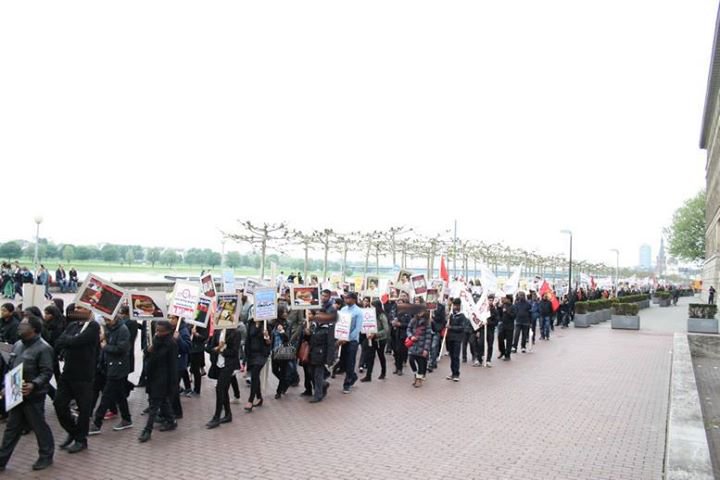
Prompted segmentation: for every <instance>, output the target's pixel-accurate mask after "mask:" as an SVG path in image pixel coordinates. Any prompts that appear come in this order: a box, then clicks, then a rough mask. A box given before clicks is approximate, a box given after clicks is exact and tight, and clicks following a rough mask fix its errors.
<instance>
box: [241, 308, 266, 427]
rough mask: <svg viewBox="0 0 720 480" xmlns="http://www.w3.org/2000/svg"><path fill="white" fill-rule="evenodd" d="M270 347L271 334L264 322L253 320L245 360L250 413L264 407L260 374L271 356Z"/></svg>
mask: <svg viewBox="0 0 720 480" xmlns="http://www.w3.org/2000/svg"><path fill="white" fill-rule="evenodd" d="M270 345H271V340H270V332H268V330H267V329H266V328H265V324H264V322H256V321H254V319H251V320H250V323H249V325H248V334H247V341H246V342H245V359H246V361H247V365H248V371H249V372H250V396H249V398H248V401H247V404H245V411H246V412H248V413H250V412H252V411H253V408H255V407H262V405H263V397H262V390H261V389H260V372H261V371H262V369H263V367H264V366H265V363H266V361H267V357H268V355H269V354H270Z"/></svg>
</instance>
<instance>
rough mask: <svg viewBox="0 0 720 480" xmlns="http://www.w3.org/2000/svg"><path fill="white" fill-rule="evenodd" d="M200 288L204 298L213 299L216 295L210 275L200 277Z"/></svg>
mask: <svg viewBox="0 0 720 480" xmlns="http://www.w3.org/2000/svg"><path fill="white" fill-rule="evenodd" d="M200 287H201V293H202V294H203V295H205V296H206V297H210V298H215V295H217V292H216V290H215V280H213V276H212V274H211V273H208V274H206V275H203V276H202V277H200Z"/></svg>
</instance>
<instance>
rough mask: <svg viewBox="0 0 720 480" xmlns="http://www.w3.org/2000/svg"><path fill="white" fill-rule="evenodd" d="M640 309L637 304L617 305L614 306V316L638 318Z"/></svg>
mask: <svg viewBox="0 0 720 480" xmlns="http://www.w3.org/2000/svg"><path fill="white" fill-rule="evenodd" d="M639 311H640V307H638V306H637V304H635V303H617V304H615V306H613V312H612V314H613V315H617V316H637V314H638V312H639Z"/></svg>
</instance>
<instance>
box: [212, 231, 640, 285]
mask: <svg viewBox="0 0 720 480" xmlns="http://www.w3.org/2000/svg"><path fill="white" fill-rule="evenodd" d="M239 227H240V228H239V230H238V231H236V232H224V233H223V234H224V235H225V238H227V239H229V240H232V241H235V242H238V243H246V244H249V245H251V246H252V247H253V248H254V249H256V250H257V251H259V255H260V266H259V268H260V275H261V276H263V277H264V274H265V270H266V268H265V265H266V264H267V258H268V254H269V252H270V251H274V252H278V253H283V252H285V250H286V249H287V248H290V247H293V248H300V249H302V250H303V252H304V259H305V260H304V264H303V269H304V272H305V276H307V272H308V269H309V268H310V266H311V265H310V262H309V256H310V252H318V253H320V254H321V255H322V257H323V265H322V272H323V273H322V276H323V278H327V276H328V271H329V267H330V264H329V262H328V256H329V255H330V254H331V253H337V254H339V255H340V257H341V258H342V260H341V263H340V265H341V268H340V269H339V270H340V271H342V272H344V271H345V270H346V267H347V258H348V254H361V255H362V257H363V258H364V269H363V274H364V275H367V274H368V271H369V268H370V262H371V261H373V263H374V267H375V271H376V273H379V271H380V260H381V259H385V258H388V259H389V258H391V259H392V264H393V266H398V267H400V268H407V266H408V262H409V261H412V260H416V259H422V260H424V261H425V262H426V266H427V276H428V278H432V276H433V272H434V271H435V269H436V262H437V259H438V257H439V256H440V255H446V257H447V258H448V259H450V260H449V261H450V262H451V265H449V268H452V269H454V270H455V271H457V273H458V274H459V275H464V276H465V277H466V278H468V277H470V273H471V272H476V271H478V266H479V264H480V263H481V262H482V263H484V264H485V265H487V266H489V267H490V268H492V269H493V270H494V272H495V273H496V274H497V272H498V270H499V269H501V268H502V269H505V270H506V271H510V270H511V269H512V268H513V267H514V266H516V265H520V264H522V265H523V272H522V274H523V275H525V276H532V275H541V276H545V275H547V274H549V273H550V272H553V273H557V272H558V269H560V271H561V270H562V269H563V268H564V269H565V270H566V271H567V263H568V262H567V260H566V259H565V257H564V256H544V255H540V254H538V253H537V252H535V251H528V250H524V249H520V248H511V247H508V246H505V245H501V244H499V243H491V244H488V243H485V242H482V241H479V240H472V239H453V238H452V237H451V236H450V232H449V231H445V232H443V233H439V234H436V235H432V236H427V235H420V234H418V233H417V232H416V231H414V230H413V229H412V228H410V227H406V226H394V227H392V228H389V229H387V230H384V231H379V230H375V231H372V232H360V231H356V232H342V233H341V232H336V231H334V230H333V229H330V228H322V229H316V230H312V231H301V230H297V229H292V228H290V227H289V226H288V224H286V223H262V224H255V223H252V222H250V221H248V220H241V221H239ZM614 271H615V270H614V268H613V267H611V266H608V265H605V264H601V263H591V262H586V261H582V260H580V261H574V262H573V273H574V274H575V275H577V274H579V273H585V274H588V275H612V274H614ZM632 273H634V272H632V271H631V270H628V269H623V270H622V271H621V274H628V275H629V274H632Z"/></svg>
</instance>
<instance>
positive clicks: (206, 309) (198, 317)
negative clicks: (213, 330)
mask: <svg viewBox="0 0 720 480" xmlns="http://www.w3.org/2000/svg"><path fill="white" fill-rule="evenodd" d="M212 303H213V299H212V298H210V297H200V299H199V300H198V303H197V305H196V306H195V312H194V313H193V314H192V316H191V317H187V318H185V317H183V322H187V323H189V324H191V325H196V326H198V327H203V328H207V326H208V320H210V309H211V308H212Z"/></svg>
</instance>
